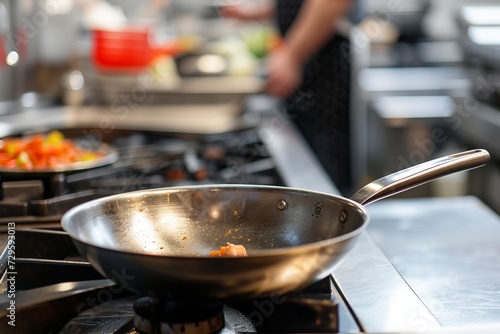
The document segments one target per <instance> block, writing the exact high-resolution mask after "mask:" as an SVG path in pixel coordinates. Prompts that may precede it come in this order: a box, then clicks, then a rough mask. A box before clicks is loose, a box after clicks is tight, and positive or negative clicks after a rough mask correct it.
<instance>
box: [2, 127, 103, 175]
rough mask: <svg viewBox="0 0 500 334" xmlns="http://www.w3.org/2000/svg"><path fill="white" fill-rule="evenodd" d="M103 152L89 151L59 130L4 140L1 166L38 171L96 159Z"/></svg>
mask: <svg viewBox="0 0 500 334" xmlns="http://www.w3.org/2000/svg"><path fill="white" fill-rule="evenodd" d="M101 157H102V153H99V152H94V151H90V150H85V149H82V148H80V147H78V146H77V145H76V144H75V142H73V141H72V140H70V139H67V138H65V137H64V135H63V134H62V133H61V132H59V131H57V130H54V131H51V132H50V133H49V134H47V135H42V134H36V135H32V136H29V137H20V138H4V139H2V140H0V167H2V168H22V169H25V170H36V169H43V168H50V167H55V166H58V165H67V164H72V163H77V162H83V161H89V160H94V159H98V158H101Z"/></svg>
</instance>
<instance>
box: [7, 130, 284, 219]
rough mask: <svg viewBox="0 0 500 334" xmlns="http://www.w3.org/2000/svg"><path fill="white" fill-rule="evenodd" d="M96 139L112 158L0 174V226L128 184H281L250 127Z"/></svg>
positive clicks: (56, 213) (56, 215) (54, 215)
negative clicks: (85, 165)
mask: <svg viewBox="0 0 500 334" xmlns="http://www.w3.org/2000/svg"><path fill="white" fill-rule="evenodd" d="M93 130H95V129H71V130H63V132H67V133H66V136H67V137H68V138H74V140H79V141H82V140H84V139H85V138H83V139H82V138H80V137H78V136H81V135H82V133H87V134H88V133H94V132H95V131H93ZM99 139H100V140H106V143H108V144H112V145H114V146H115V147H117V148H118V150H119V159H118V161H117V162H115V163H113V164H112V165H109V166H104V167H100V168H94V169H91V170H87V171H80V172H77V173H71V174H62V173H56V174H51V175H46V176H37V177H35V178H32V179H23V177H21V176H15V178H14V179H11V178H10V177H12V176H9V175H0V217H2V218H0V226H1V225H6V224H7V223H9V222H12V221H16V223H17V222H19V223H20V224H23V223H24V224H35V223H36V222H37V221H40V222H41V223H46V222H47V221H51V220H52V221H57V220H58V219H60V217H61V216H62V215H63V214H64V213H65V212H66V211H67V210H69V209H70V208H72V207H74V206H76V205H78V204H80V203H84V202H87V201H90V200H92V199H96V198H100V197H103V196H107V195H112V194H117V193H123V192H127V191H133V190H140V189H153V188H159V187H169V186H179V185H196V184H207V183H212V184H224V183H248V184H268V185H283V181H282V180H281V178H280V176H279V173H278V171H277V170H276V168H275V165H274V161H273V159H272V157H271V156H270V154H269V152H268V151H267V149H266V147H265V145H264V144H263V143H262V141H261V140H260V139H259V136H258V134H257V131H256V130H255V129H250V130H244V131H237V132H229V133H223V134H216V135H203V136H201V135H198V136H194V135H191V136H186V135H184V136H181V135H169V134H158V133H151V132H136V131H134V132H131V131H125V130H121V131H120V130H113V131H112V133H110V134H108V137H106V138H99ZM87 140H88V139H87ZM26 177H29V176H26ZM37 217H40V219H38V218H37ZM54 225H57V224H54Z"/></svg>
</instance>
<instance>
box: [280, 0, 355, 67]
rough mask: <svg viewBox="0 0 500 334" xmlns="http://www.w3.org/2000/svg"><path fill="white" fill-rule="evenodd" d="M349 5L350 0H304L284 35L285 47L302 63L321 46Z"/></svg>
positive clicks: (331, 33) (333, 30)
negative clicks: (297, 14)
mask: <svg viewBox="0 0 500 334" xmlns="http://www.w3.org/2000/svg"><path fill="white" fill-rule="evenodd" d="M350 6H351V1H350V0H306V1H305V2H304V4H303V7H302V9H301V11H300V13H299V16H298V17H297V18H296V20H295V22H294V23H293V25H292V27H291V28H290V29H289V31H288V33H287V34H286V36H285V41H286V47H287V48H288V50H289V52H290V53H292V54H293V56H294V58H295V59H297V60H298V61H300V62H301V63H304V62H305V61H306V60H307V59H308V58H309V57H310V56H311V55H313V54H314V53H315V52H316V51H317V50H318V49H319V48H321V46H323V44H324V43H325V42H326V41H327V40H328V39H329V38H330V37H331V36H332V35H333V34H334V33H335V23H336V22H337V21H338V19H339V18H341V17H343V16H344V14H345V13H346V12H347V11H348V10H349V8H350Z"/></svg>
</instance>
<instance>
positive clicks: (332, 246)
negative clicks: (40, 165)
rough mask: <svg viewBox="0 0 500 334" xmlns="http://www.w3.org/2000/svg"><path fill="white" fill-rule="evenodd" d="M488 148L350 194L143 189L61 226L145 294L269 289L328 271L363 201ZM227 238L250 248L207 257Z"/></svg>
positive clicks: (78, 210) (206, 295)
mask: <svg viewBox="0 0 500 334" xmlns="http://www.w3.org/2000/svg"><path fill="white" fill-rule="evenodd" d="M488 160H489V153H488V152H487V151H485V150H481V149H478V150H472V151H466V152H462V153H458V154H453V155H450V156H446V157H442V158H438V159H435V160H431V161H429V162H426V163H423V164H420V165H417V166H414V167H410V168H408V169H405V170H402V171H399V172H396V173H394V174H390V175H388V176H385V177H383V178H381V179H378V180H376V181H374V182H372V183H370V184H368V185H366V186H365V187H363V188H362V189H360V190H359V191H358V192H356V193H355V194H354V195H353V196H352V197H351V199H348V198H344V197H341V196H336V195H332V194H326V193H320V192H314V191H309V190H305V189H295V188H287V187H278V186H254V185H203V186H185V187H172V188H160V189H154V190H141V191H134V192H129V193H123V194H119V195H113V196H109V197H105V198H100V199H97V200H94V201H90V202H87V203H84V204H81V205H79V206H77V207H75V208H73V209H71V210H69V211H68V212H67V213H66V214H65V215H64V216H63V217H62V227H63V229H64V230H65V231H66V232H67V233H68V234H69V235H70V236H71V237H72V239H73V241H74V243H75V245H76V247H77V248H78V250H79V252H80V253H81V254H82V256H84V257H85V258H86V259H87V260H88V261H89V262H90V263H91V264H92V265H93V266H94V267H95V268H96V269H97V270H98V271H99V272H100V273H101V274H103V275H104V276H106V277H108V278H111V279H113V280H115V281H117V282H119V283H120V284H122V285H123V286H124V287H125V288H127V289H129V290H131V291H133V292H135V293H138V294H142V295H150V296H155V297H158V298H166V299H168V298H175V299H176V300H187V301H188V300H192V299H196V300H200V299H203V300H223V299H224V300H228V299H248V298H257V297H266V296H273V295H274V294H283V293H287V292H291V291H293V290H297V289H301V288H303V287H306V286H308V285H310V284H312V283H313V282H315V281H318V280H320V279H322V278H324V277H326V276H328V275H329V274H330V273H331V272H332V271H333V270H334V269H335V267H336V265H338V263H339V262H340V261H341V259H342V258H343V257H344V255H345V254H346V253H347V252H348V251H349V250H350V249H351V247H353V245H354V244H355V242H356V240H357V238H358V236H359V235H360V233H361V232H362V231H363V230H364V229H365V227H366V226H367V224H368V222H369V217H368V214H367V211H366V210H365V207H364V206H363V204H368V203H372V202H374V201H377V200H379V199H382V198H385V197H388V196H391V195H393V194H396V193H399V192H402V191H404V190H406V189H409V188H412V187H415V186H417V185H420V184H422V183H425V182H428V181H431V180H433V179H436V178H438V177H441V176H444V175H447V174H450V173H454V172H458V171H462V170H466V169H471V168H475V167H479V166H481V165H483V164H485V163H486V162H487V161H488ZM226 242H231V243H236V244H242V245H244V246H245V248H246V249H247V251H248V254H249V256H248V257H238V258H228V257H208V254H209V253H210V251H212V250H215V249H218V248H219V247H220V246H222V245H225V244H226Z"/></svg>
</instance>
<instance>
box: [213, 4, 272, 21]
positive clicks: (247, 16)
mask: <svg viewBox="0 0 500 334" xmlns="http://www.w3.org/2000/svg"><path fill="white" fill-rule="evenodd" d="M220 13H221V15H222V16H224V17H227V18H233V19H238V20H243V21H251V20H257V21H259V20H272V19H273V18H274V5H273V4H271V3H269V4H263V5H260V6H248V5H239V6H224V7H222V8H221V9H220Z"/></svg>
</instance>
